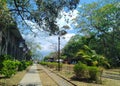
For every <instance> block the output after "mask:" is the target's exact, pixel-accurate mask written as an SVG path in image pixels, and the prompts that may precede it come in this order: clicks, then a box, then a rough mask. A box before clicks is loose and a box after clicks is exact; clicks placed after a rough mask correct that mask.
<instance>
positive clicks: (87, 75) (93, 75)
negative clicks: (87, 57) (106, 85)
mask: <svg viewBox="0 0 120 86" xmlns="http://www.w3.org/2000/svg"><path fill="white" fill-rule="evenodd" d="M74 72H75V75H76V78H78V79H87V80H89V81H95V82H96V83H99V82H101V81H100V77H101V74H102V72H101V70H100V68H98V67H96V66H87V65H86V64H83V63H82V62H78V64H76V65H75V66H74Z"/></svg>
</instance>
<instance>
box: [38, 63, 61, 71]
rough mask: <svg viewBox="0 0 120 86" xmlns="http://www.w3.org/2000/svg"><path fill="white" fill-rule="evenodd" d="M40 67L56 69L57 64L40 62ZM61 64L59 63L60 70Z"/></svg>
mask: <svg viewBox="0 0 120 86" xmlns="http://www.w3.org/2000/svg"><path fill="white" fill-rule="evenodd" d="M40 64H41V65H44V66H47V67H50V68H56V69H57V68H58V63H57V62H43V61H42V62H40ZM62 65H63V64H62V63H60V68H62Z"/></svg>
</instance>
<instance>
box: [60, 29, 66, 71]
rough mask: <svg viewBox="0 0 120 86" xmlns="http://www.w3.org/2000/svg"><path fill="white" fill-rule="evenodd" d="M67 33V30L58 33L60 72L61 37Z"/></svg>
mask: <svg viewBox="0 0 120 86" xmlns="http://www.w3.org/2000/svg"><path fill="white" fill-rule="evenodd" d="M66 33H67V32H66V31H65V30H61V31H59V32H58V71H60V37H61V36H63V35H65V34H66Z"/></svg>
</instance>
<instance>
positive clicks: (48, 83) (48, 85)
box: [38, 65, 58, 86]
mask: <svg viewBox="0 0 120 86" xmlns="http://www.w3.org/2000/svg"><path fill="white" fill-rule="evenodd" d="M38 71H39V75H40V80H41V82H42V85H43V86H58V85H57V84H56V82H55V81H54V80H52V78H50V77H49V76H48V75H47V74H46V73H45V72H44V71H43V70H42V69H41V68H40V67H39V65H38Z"/></svg>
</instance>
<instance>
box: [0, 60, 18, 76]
mask: <svg viewBox="0 0 120 86" xmlns="http://www.w3.org/2000/svg"><path fill="white" fill-rule="evenodd" d="M18 64H19V63H18V62H15V61H12V60H5V61H4V62H3V68H2V70H1V73H2V74H3V75H5V77H11V76H12V75H13V74H15V73H16V71H17V66H18Z"/></svg>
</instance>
